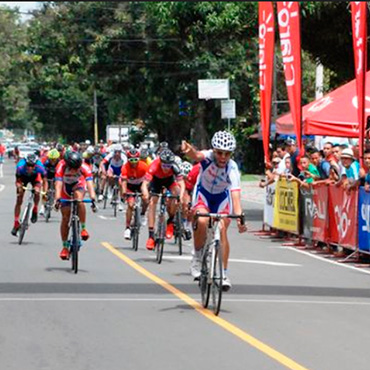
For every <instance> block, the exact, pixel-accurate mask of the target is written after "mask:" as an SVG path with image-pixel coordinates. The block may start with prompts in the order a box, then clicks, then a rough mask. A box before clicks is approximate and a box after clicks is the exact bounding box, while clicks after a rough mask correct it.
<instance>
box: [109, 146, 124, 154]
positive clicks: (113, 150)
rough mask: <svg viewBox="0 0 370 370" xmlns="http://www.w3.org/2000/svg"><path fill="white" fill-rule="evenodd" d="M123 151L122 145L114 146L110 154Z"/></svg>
mask: <svg viewBox="0 0 370 370" xmlns="http://www.w3.org/2000/svg"><path fill="white" fill-rule="evenodd" d="M122 151H123V149H122V145H121V144H115V145H113V147H112V149H111V152H113V153H114V152H122Z"/></svg>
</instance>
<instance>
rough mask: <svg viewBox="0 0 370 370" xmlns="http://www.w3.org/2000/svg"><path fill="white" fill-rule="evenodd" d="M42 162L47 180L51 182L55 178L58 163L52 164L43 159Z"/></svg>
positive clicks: (48, 160) (47, 159)
mask: <svg viewBox="0 0 370 370" xmlns="http://www.w3.org/2000/svg"><path fill="white" fill-rule="evenodd" d="M42 162H43V164H44V167H45V170H46V177H47V179H48V180H52V179H54V177H55V172H56V168H57V165H58V163H59V162H57V163H55V164H52V163H51V162H50V159H49V158H43V159H42Z"/></svg>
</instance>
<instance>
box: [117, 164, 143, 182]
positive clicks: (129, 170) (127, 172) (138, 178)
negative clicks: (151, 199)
mask: <svg viewBox="0 0 370 370" xmlns="http://www.w3.org/2000/svg"><path fill="white" fill-rule="evenodd" d="M147 171H148V166H147V165H146V164H145V163H144V162H142V161H139V162H138V164H137V166H136V167H132V166H131V165H130V163H129V162H127V163H126V164H125V165H124V166H122V170H121V179H122V180H126V181H127V184H128V185H141V183H142V182H143V181H144V177H145V174H146V172H147Z"/></svg>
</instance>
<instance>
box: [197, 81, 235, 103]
mask: <svg viewBox="0 0 370 370" xmlns="http://www.w3.org/2000/svg"><path fill="white" fill-rule="evenodd" d="M229 97H230V95H229V80H228V79H226V80H221V79H214V80H198V98H199V99H206V100H208V99H229Z"/></svg>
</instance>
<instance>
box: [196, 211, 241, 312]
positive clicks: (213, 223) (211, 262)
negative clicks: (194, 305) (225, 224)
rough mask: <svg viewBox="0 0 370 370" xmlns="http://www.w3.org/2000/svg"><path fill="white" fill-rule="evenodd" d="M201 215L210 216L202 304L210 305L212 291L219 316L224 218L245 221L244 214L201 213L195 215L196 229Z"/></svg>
mask: <svg viewBox="0 0 370 370" xmlns="http://www.w3.org/2000/svg"><path fill="white" fill-rule="evenodd" d="M199 217H208V218H209V222H208V229H207V239H206V244H205V246H204V247H203V253H202V266H201V270H200V278H199V288H200V292H201V299H202V306H203V307H204V308H207V307H208V304H209V298H210V295H211V293H212V305H213V312H214V314H215V315H216V316H217V315H218V314H219V312H220V309H221V300H222V280H223V263H222V257H223V249H222V245H221V224H220V221H221V219H223V218H229V219H238V218H239V219H240V221H241V223H242V225H244V223H245V219H244V214H241V215H227V214H220V213H199V212H197V213H196V214H195V217H194V230H196V227H197V220H198V218H199Z"/></svg>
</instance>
